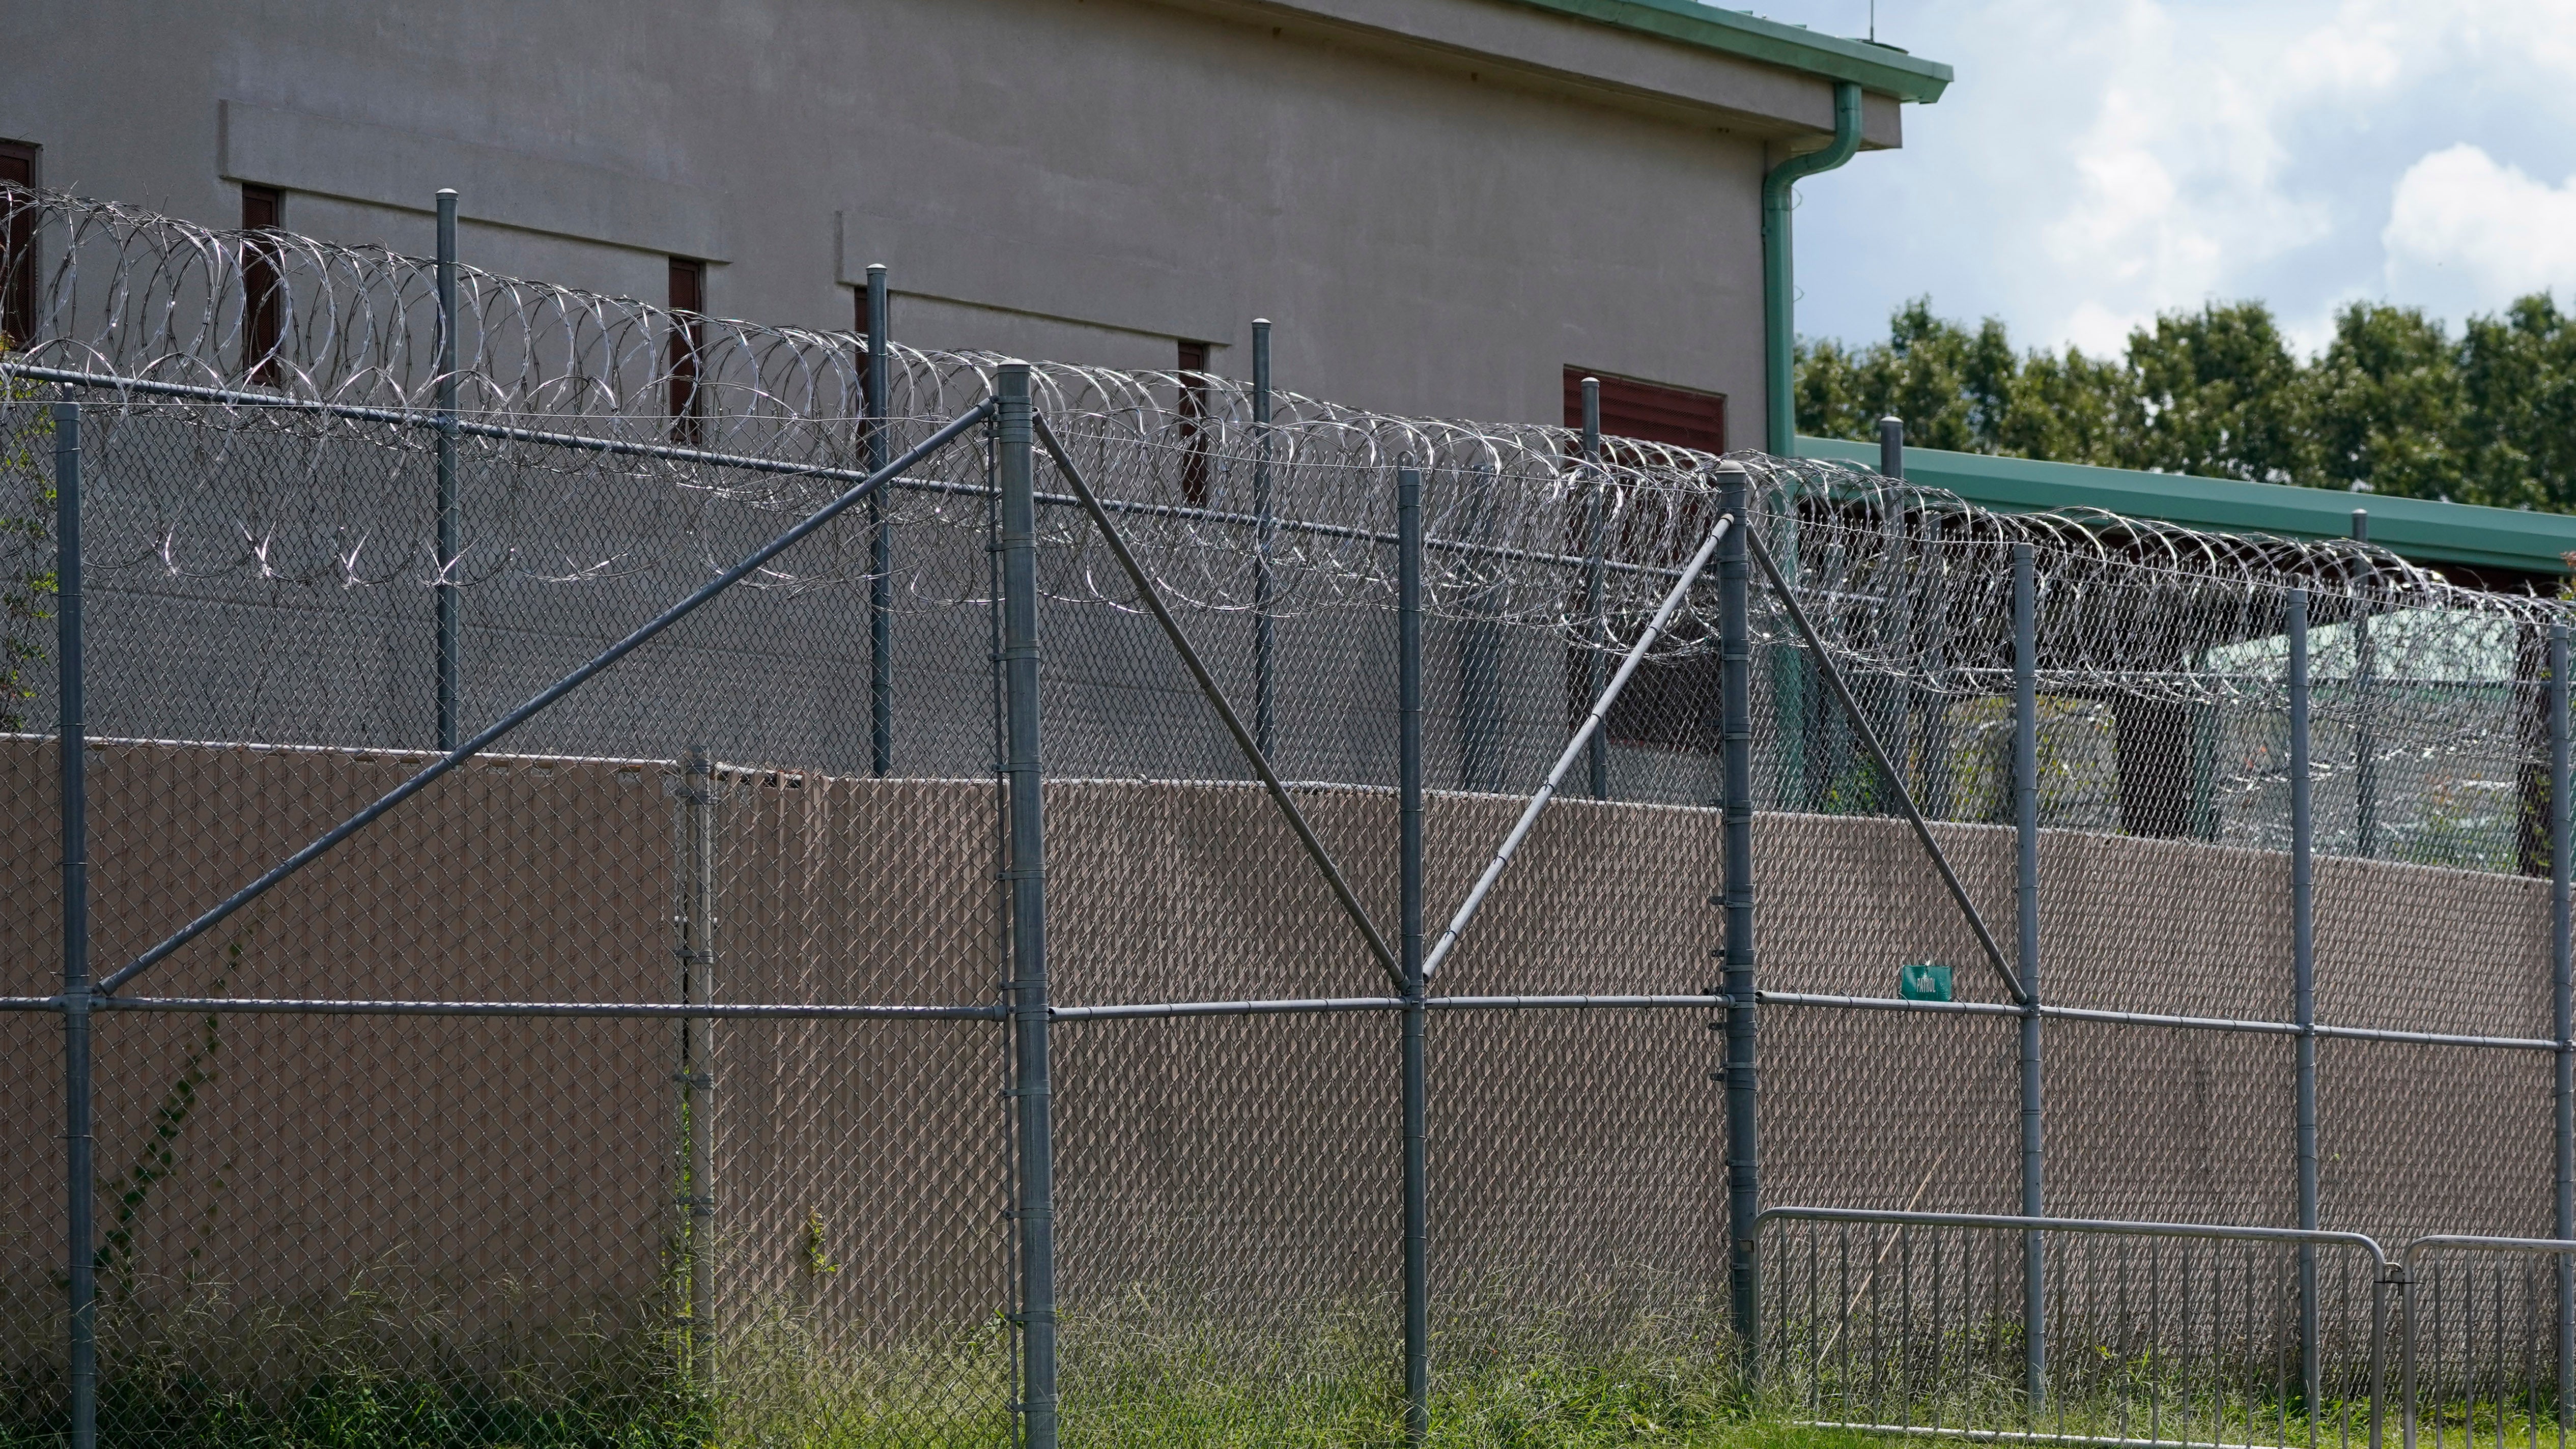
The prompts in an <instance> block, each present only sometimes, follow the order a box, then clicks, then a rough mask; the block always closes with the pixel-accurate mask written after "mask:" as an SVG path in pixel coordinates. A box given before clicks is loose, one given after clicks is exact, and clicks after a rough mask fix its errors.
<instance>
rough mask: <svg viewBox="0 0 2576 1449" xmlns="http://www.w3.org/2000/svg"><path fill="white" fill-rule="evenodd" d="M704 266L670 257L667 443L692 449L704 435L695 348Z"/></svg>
mask: <svg viewBox="0 0 2576 1449" xmlns="http://www.w3.org/2000/svg"><path fill="white" fill-rule="evenodd" d="M706 289H707V266H706V263H704V262H701V261H695V260H692V259H690V258H687V257H673V258H671V441H673V442H675V443H681V444H685V445H690V446H695V445H696V444H697V443H698V442H699V441H700V439H701V438H702V437H703V436H704V430H703V429H702V428H701V427H700V426H699V420H700V418H701V417H702V415H703V414H704V412H705V407H704V402H705V400H704V399H703V398H701V397H699V396H698V349H699V346H700V344H701V342H702V341H703V336H704V334H702V333H701V332H700V331H699V318H700V317H702V316H703V315H705V312H706V304H707V290H706Z"/></svg>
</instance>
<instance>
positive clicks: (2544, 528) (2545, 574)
mask: <svg viewBox="0 0 2576 1449" xmlns="http://www.w3.org/2000/svg"><path fill="white" fill-rule="evenodd" d="M1798 456H1800V457H1802V458H1823V459H1831V460H1834V461H1837V462H1845V463H1858V464H1861V465H1862V466H1864V467H1873V468H1874V467H1876V466H1877V465H1878V445H1877V444H1875V443H1847V442H1843V441H1840V440H1838V439H1831V438H1806V437H1802V438H1800V439H1798ZM1905 477H1906V480H1907V481H1908V482H1913V483H1921V484H1924V485H1926V486H1928V487H1933V488H1941V489H1947V490H1948V491H1950V492H1952V493H1956V494H1958V495H1959V496H1960V497H1962V498H1964V499H1967V500H1968V501H1969V502H1971V503H1976V504H1981V505H1983V506H1985V507H1988V508H1994V509H2000V510H2002V511H2004V512H2008V513H2038V512H2046V511H2050V510H2055V509H2069V508H2098V509H2101V510H2103V511H2105V512H2108V513H2117V514H2122V515H2125V516H2127V517H2130V518H2144V519H2158V520H2162V521H2164V522H2167V523H2177V524H2181V525H2183V526H2184V527H2186V528H2196V529H2201V530H2204V531H2207V532H2211V533H2237V534H2269V535H2272V536H2274V537H2278V538H2343V537H2348V536H2349V535H2350V532H2351V527H2352V511H2353V510H2354V509H2356V508H2363V509H2367V510H2369V513H2370V541H2371V542H2372V543H2374V544H2377V545H2379V546H2380V547H2382V548H2385V549H2387V550H2389V551H2390V552H2392V553H2394V554H2396V555H2398V556H2399V557H2401V558H2405V559H2409V560H2411V561H2413V562H2416V563H2420V564H2424V565H2427V566H2441V565H2464V566H2466V567H2468V568H2471V569H2478V570H2499V571H2503V572H2507V573H2511V574H2516V575H2526V576H2536V577H2540V578H2560V577H2564V576H2566V574H2567V572H2568V568H2567V563H2566V557H2565V556H2566V555H2567V554H2568V553H2569V552H2571V551H2576V516H2571V515H2567V514H2559V513H2530V512H2524V511H2522V510H2520V509H2513V508H2487V507H2482V506H2479V505H2477V504H2470V503H2443V502H2440V501H2438V500H2434V499H2425V498H2392V497H2383V496H2380V495H2378V494H2374V493H2344V492H2339V491H2336V490H2333V489H2326V488H2297V487H2292V486H2289V485H2287V484H2281V483H2247V482H2243V481H2241V480H2238V479H2233V478H2199V477H2193V476H2191V475H2189V474H2183V473H2142V472H2137V471H2134V470H2131V469H2127V468H2095V467H2090V466H2086V465H2083V464H2077V463H2047V462H2041V461H2039V460H2037V459H2032V458H1997V457H1991V456H1988V455H1986V454H1983V453H1953V452H1947V451H1944V450H1942V449H1938V448H1908V449H1906V450H1905Z"/></svg>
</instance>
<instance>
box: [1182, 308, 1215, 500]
mask: <svg viewBox="0 0 2576 1449" xmlns="http://www.w3.org/2000/svg"><path fill="white" fill-rule="evenodd" d="M1207 366H1208V345H1207V344H1206V343H1204V342H1183V343H1182V344H1181V360H1180V372H1181V444H1182V446H1183V447H1185V448H1187V449H1188V450H1189V451H1187V452H1185V453H1183V454H1182V455H1181V497H1182V499H1183V500H1184V501H1186V502H1187V503H1188V504H1189V505H1190V506H1191V507H1192V508H1205V507H1206V506H1207V501H1208V451H1209V448H1210V445H1211V443H1212V442H1213V439H1212V438H1211V437H1210V436H1209V434H1210V432H1211V431H1212V430H1211V429H1210V428H1209V427H1208V426H1207V417H1208V414H1209V411H1210V409H1209V406H1208V386H1209V385H1208V379H1207Z"/></svg>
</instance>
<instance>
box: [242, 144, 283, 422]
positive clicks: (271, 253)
mask: <svg viewBox="0 0 2576 1449" xmlns="http://www.w3.org/2000/svg"><path fill="white" fill-rule="evenodd" d="M284 212H285V198H284V197H282V196H280V195H279V194H278V192H277V190H276V188H274V187H268V186H245V187H243V188H242V221H241V226H242V230H243V231H244V232H246V233H250V235H247V236H245V237H244V238H243V239H242V260H241V278H242V360H241V365H242V375H243V376H244V377H247V378H249V379H250V380H251V381H252V382H254V383H256V384H258V385H260V386H262V387H275V386H277V385H278V378H279V377H280V376H281V375H282V373H283V368H282V367H281V365H280V363H279V359H278V354H279V351H280V350H281V348H282V347H283V345H284V343H285V341H286V335H285V331H286V327H285V324H286V298H285V296H284V290H285V285H286V283H285V269H284V267H283V266H282V265H281V263H282V262H283V261H284V258H283V257H281V256H280V255H279V253H278V249H277V245H276V244H275V243H274V242H264V241H261V240H260V239H259V236H258V233H261V232H273V231H275V230H277V229H278V221H279V218H280V217H281V216H282V215H283V214H284Z"/></svg>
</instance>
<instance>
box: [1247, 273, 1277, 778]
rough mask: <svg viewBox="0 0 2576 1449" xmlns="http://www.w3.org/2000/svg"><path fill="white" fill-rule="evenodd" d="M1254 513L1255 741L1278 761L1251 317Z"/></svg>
mask: <svg viewBox="0 0 2576 1449" xmlns="http://www.w3.org/2000/svg"><path fill="white" fill-rule="evenodd" d="M1252 435H1253V436H1252V446H1253V454H1252V511H1253V512H1254V513H1255V514H1257V515H1259V516H1260V519H1261V521H1260V523H1258V524H1257V525H1255V527H1256V528H1257V529H1258V530H1259V533H1258V536H1257V538H1256V539H1255V540H1254V548H1253V556H1252V740H1253V743H1254V744H1256V745H1258V746H1260V747H1261V753H1262V754H1263V755H1265V756H1269V757H1271V758H1274V759H1275V758H1276V757H1277V750H1276V748H1275V747H1274V746H1275V741H1276V738H1277V733H1278V731H1277V727H1276V724H1275V721H1276V718H1277V714H1278V685H1277V682H1276V681H1275V680H1274V679H1273V678H1272V676H1271V668H1270V665H1271V653H1272V649H1273V647H1274V645H1275V643H1276V635H1277V628H1278V626H1277V624H1276V623H1275V622H1274V621H1273V620H1272V619H1271V617H1270V599H1271V581H1270V551H1271V545H1272V542H1273V538H1274V535H1275V533H1276V531H1277V526H1278V520H1276V519H1274V518H1273V517H1271V514H1270V319H1268V318H1266V317H1255V318H1253V319H1252Z"/></svg>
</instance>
